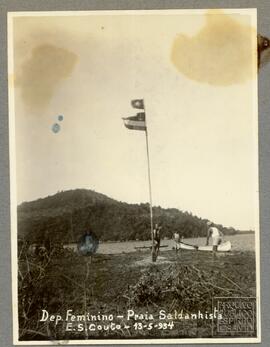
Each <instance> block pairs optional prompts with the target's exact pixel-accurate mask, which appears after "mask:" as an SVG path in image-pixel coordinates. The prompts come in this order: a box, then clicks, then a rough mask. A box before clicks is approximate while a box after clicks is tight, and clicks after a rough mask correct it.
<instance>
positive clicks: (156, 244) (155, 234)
mask: <svg viewBox="0 0 270 347" xmlns="http://www.w3.org/2000/svg"><path fill="white" fill-rule="evenodd" d="M160 231H161V226H160V225H158V224H156V225H155V228H154V230H153V240H154V248H155V253H156V256H158V252H159V247H160Z"/></svg>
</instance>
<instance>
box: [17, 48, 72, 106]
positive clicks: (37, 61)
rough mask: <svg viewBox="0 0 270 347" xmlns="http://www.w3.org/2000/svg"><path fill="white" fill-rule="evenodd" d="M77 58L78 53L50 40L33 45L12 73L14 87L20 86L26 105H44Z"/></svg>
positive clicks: (67, 74)
mask: <svg viewBox="0 0 270 347" xmlns="http://www.w3.org/2000/svg"><path fill="white" fill-rule="evenodd" d="M77 60H78V57H77V55H76V54H75V53H73V52H70V51H69V50H67V49H64V48H60V47H57V46H55V45H52V44H41V45H37V46H35V47H34V48H33V49H32V51H31V56H30V57H29V59H27V60H25V61H24V62H23V63H22V64H21V66H20V68H19V71H18V72H17V73H16V75H15V87H19V88H20V89H21V96H22V99H23V101H24V103H25V105H26V106H27V107H28V108H29V109H30V110H32V111H36V110H38V109H44V108H46V106H47V105H48V104H49V102H50V100H51V98H52V96H53V94H54V92H55V91H56V90H57V88H58V86H59V85H60V83H61V82H62V81H63V80H64V79H66V78H68V77H69V76H70V75H71V73H72V71H73V69H74V66H75V64H76V62H77Z"/></svg>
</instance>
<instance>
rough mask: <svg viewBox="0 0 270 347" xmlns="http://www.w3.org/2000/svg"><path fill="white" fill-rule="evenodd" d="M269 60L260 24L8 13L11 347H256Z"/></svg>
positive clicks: (238, 16)
mask: <svg viewBox="0 0 270 347" xmlns="http://www.w3.org/2000/svg"><path fill="white" fill-rule="evenodd" d="M266 44H267V45H266ZM266 46H267V47H268V46H269V41H268V40H267V39H265V38H264V37H262V36H259V35H258V34H257V14H256V10H255V9H224V10H221V9H219V10H214V9H211V10H151V11H150V10H149V11H76V12H64V11H63V12H60V11H59V12H10V13H9V14H8V70H9V71H8V72H9V81H8V82H9V134H10V172H11V186H10V192H11V229H12V230H11V239H12V287H13V338H14V344H22V345H27V344H29V345H30V344H44V345H45V344H59V343H61V344H132V343H133V344H135V343H141V344H148V343H152V344H153V343H159V344H160V343H166V344H168V343H178V344H181V343H192V344H195V343H211V342H215V343H242V342H246V343H254V342H259V341H260V278H259V271H260V253H259V252H260V250H259V184H258V102H257V99H258V98H257V72H258V68H259V66H260V64H261V61H260V53H261V52H262V51H263V50H264V49H265V48H266Z"/></svg>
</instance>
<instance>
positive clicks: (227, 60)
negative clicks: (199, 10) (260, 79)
mask: <svg viewBox="0 0 270 347" xmlns="http://www.w3.org/2000/svg"><path fill="white" fill-rule="evenodd" d="M256 42H257V39H256V30H255V29H254V28H252V27H251V26H248V25H245V24H242V23H241V22H240V21H237V20H236V19H235V18H234V17H232V16H230V15H227V14H224V13H222V11H218V10H210V11H208V12H207V13H206V24H205V26H204V27H203V28H202V29H201V30H200V31H199V32H198V34H197V35H195V36H193V37H189V36H187V35H184V34H179V35H177V37H176V38H175V40H174V42H173V46H172V50H171V61H172V63H173V64H174V66H175V67H176V69H177V70H178V71H179V72H181V73H182V74H184V75H185V76H186V77H188V78H190V79H192V80H195V81H198V82H202V83H208V84H210V85H215V86H228V85H232V84H239V83H244V82H246V81H247V80H249V79H251V78H253V77H254V76H255V75H256V73H257V70H256V66H255V65H254V62H256V60H257V44H256Z"/></svg>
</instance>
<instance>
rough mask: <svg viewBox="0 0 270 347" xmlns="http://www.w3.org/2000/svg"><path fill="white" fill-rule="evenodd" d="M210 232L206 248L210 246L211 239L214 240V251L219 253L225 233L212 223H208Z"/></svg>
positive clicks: (208, 231) (208, 232)
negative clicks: (218, 249)
mask: <svg viewBox="0 0 270 347" xmlns="http://www.w3.org/2000/svg"><path fill="white" fill-rule="evenodd" d="M207 226H208V230H207V238H206V246H208V245H209V239H210V237H211V238H212V245H213V251H217V247H218V245H220V244H221V242H222V237H223V233H222V232H221V231H220V230H219V229H218V228H217V227H215V226H214V225H213V223H211V222H207Z"/></svg>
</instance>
